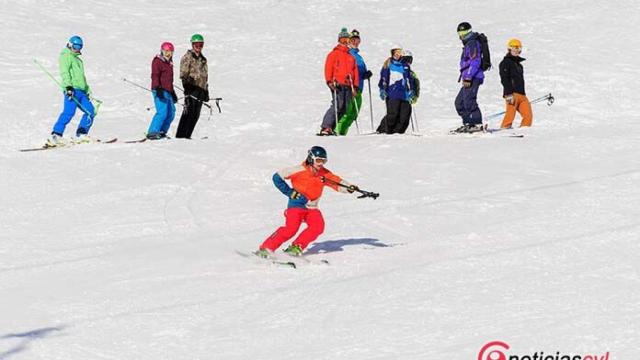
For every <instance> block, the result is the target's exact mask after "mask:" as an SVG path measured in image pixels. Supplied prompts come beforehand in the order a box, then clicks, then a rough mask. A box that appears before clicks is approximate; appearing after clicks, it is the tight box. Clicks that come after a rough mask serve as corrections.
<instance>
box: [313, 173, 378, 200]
mask: <svg viewBox="0 0 640 360" xmlns="http://www.w3.org/2000/svg"><path fill="white" fill-rule="evenodd" d="M320 180H321V181H322V182H328V183H329V184H334V185H337V186H340V187H343V188H347V189H348V188H349V186H347V185H345V184H342V183H339V182H337V181H333V180H331V179H327V178H326V177H324V176H322V177H320ZM353 191H355V192H357V193H360V194H362V195H360V196H358V199H364V198H367V197H370V198H373V200H375V199H377V198H378V196H380V194H378V193H374V192H371V191H366V190H362V189H360V188H358V187H356V188H355V190H353Z"/></svg>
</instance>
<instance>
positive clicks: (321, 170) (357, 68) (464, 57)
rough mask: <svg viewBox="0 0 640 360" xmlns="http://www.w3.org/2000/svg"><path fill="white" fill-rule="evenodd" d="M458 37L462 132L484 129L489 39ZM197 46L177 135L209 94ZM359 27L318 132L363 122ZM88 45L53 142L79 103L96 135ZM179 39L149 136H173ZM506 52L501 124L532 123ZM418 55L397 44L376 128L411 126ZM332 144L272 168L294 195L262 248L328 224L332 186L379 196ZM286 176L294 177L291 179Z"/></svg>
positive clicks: (158, 80)
mask: <svg viewBox="0 0 640 360" xmlns="http://www.w3.org/2000/svg"><path fill="white" fill-rule="evenodd" d="M457 33H458V37H459V38H460V40H461V41H462V44H463V49H462V54H461V57H460V76H459V78H458V82H461V84H462V86H461V88H460V90H459V91H458V94H457V96H456V98H455V108H456V111H457V113H458V115H459V116H460V117H461V118H462V126H460V127H459V128H457V129H456V130H455V132H462V133H464V132H476V131H484V130H485V129H486V128H485V125H483V121H482V113H481V112H480V108H479V106H478V103H477V96H478V90H479V88H480V86H481V85H482V84H483V83H484V79H485V76H484V71H486V70H488V69H489V68H490V67H491V62H490V57H489V50H488V42H487V39H486V37H485V36H484V34H479V33H476V32H474V31H472V28H471V25H470V24H469V23H467V22H463V23H460V24H459V25H458V27H457ZM190 42H191V49H190V50H188V51H187V52H186V53H185V54H184V55H183V56H182V58H181V60H180V79H181V81H182V85H183V87H184V110H183V112H182V115H181V117H180V123H179V125H178V128H177V131H176V135H175V136H176V137H177V138H187V139H189V138H191V135H192V133H193V130H194V128H195V125H196V123H197V121H198V118H199V116H200V111H201V108H202V105H203V104H205V103H207V102H208V101H209V100H210V98H209V83H208V64H207V59H206V58H205V57H204V55H203V54H202V49H203V47H204V38H203V36H202V35H200V34H194V35H193V36H192V37H191V39H190ZM360 43H361V38H360V32H359V31H358V30H355V29H354V30H352V31H351V32H349V31H348V30H347V29H346V28H343V29H342V30H341V31H340V33H339V34H338V44H337V45H336V46H335V47H334V48H333V50H332V51H331V52H330V53H329V54H328V55H327V58H326V61H325V66H324V80H325V82H326V85H327V87H328V89H329V90H330V92H331V98H332V102H331V106H330V108H329V109H328V110H327V111H326V113H325V115H324V117H323V119H322V125H321V131H320V133H319V134H318V135H323V136H324V135H346V134H347V132H348V131H349V127H350V126H351V125H352V123H353V122H356V125H357V118H358V114H359V112H360V109H361V107H362V90H363V88H364V81H365V80H367V82H368V84H369V90H370V79H371V77H372V72H371V71H370V70H369V69H368V68H367V65H366V63H365V61H364V59H363V58H362V56H361V55H360V48H359V47H360ZM83 46H84V43H83V41H82V39H81V38H80V37H79V36H72V37H71V38H70V39H69V41H68V43H67V46H66V48H65V49H63V50H62V53H61V54H60V59H59V65H60V75H61V78H62V83H61V88H62V90H63V95H64V98H63V101H64V102H63V111H62V113H61V114H60V116H59V117H58V120H57V121H56V123H55V125H54V126H53V130H52V132H51V137H50V138H49V139H48V140H47V145H48V146H60V145H64V139H63V134H64V130H65V127H66V126H67V124H68V123H69V122H70V121H71V119H72V118H73V116H74V114H75V112H76V110H77V109H78V108H80V110H81V111H82V112H83V113H84V115H83V117H82V119H81V120H80V123H79V125H78V128H77V130H76V137H75V139H74V140H73V141H74V142H80V143H82V142H90V141H91V140H90V138H89V137H88V135H87V134H88V133H89V130H90V128H91V125H92V124H93V120H94V118H95V116H96V109H95V108H94V106H93V104H92V102H91V90H90V88H89V85H88V84H87V81H86V78H85V74H84V64H83V61H82V59H81V58H80V55H81V50H82V48H83ZM174 50H175V49H174V46H173V44H172V43H170V42H165V43H163V44H162V45H161V46H160V53H159V54H158V55H156V56H155V57H154V58H153V60H152V62H151V90H150V91H151V93H152V96H153V100H154V104H155V108H156V113H155V115H154V116H153V118H152V120H151V123H150V125H149V128H148V130H147V134H146V138H147V139H150V140H157V139H163V138H166V137H167V133H168V131H169V127H170V125H171V123H172V121H173V119H174V116H175V111H176V108H175V104H176V103H177V102H178V96H177V95H176V92H175V89H174V85H173V80H174V78H173V53H174ZM507 51H508V52H507V54H506V55H505V57H504V59H503V60H502V61H501V62H500V65H499V69H500V79H501V83H502V86H503V98H504V100H505V103H506V105H505V106H506V111H505V115H504V118H503V120H502V124H501V128H511V126H512V124H513V120H514V118H515V114H516V112H519V113H520V114H521V116H522V122H521V125H520V126H531V124H532V120H533V116H532V112H531V104H530V102H529V100H528V98H527V96H526V93H525V82H524V69H523V66H522V62H523V61H524V60H525V59H523V58H521V57H520V54H521V51H522V44H521V42H520V41H519V40H517V39H511V40H509V42H508V44H507ZM412 62H413V55H412V53H411V52H410V51H408V50H404V49H403V48H402V47H400V46H393V47H392V48H391V50H390V57H389V58H388V59H386V60H385V61H384V63H383V65H382V68H381V70H380V80H379V82H378V90H379V94H380V99H381V100H383V101H384V102H385V104H386V114H385V116H384V117H383V119H382V120H381V122H380V124H379V126H378V128H377V132H378V133H384V134H396V133H398V134H403V133H405V132H406V130H407V128H408V126H409V123H410V120H411V116H412V107H413V105H414V104H415V103H416V102H417V100H418V98H419V96H420V81H419V80H418V77H417V75H416V74H415V72H413V70H412V69H411V64H412ZM327 159H328V157H327V151H326V150H325V149H324V148H322V147H320V146H314V147H312V148H311V149H309V150H308V153H307V157H306V159H305V161H304V162H303V163H302V164H300V165H298V166H295V167H293V168H287V169H284V170H281V171H278V172H276V173H275V174H274V175H273V183H274V185H275V187H276V188H277V189H278V190H279V191H280V192H282V193H283V194H284V195H285V196H286V197H287V198H288V206H287V210H286V211H285V225H284V226H282V227H280V228H278V229H277V230H276V231H275V232H274V233H273V234H272V235H270V236H269V237H268V238H267V239H266V240H264V242H263V243H262V244H261V245H260V247H259V249H258V251H257V252H256V254H257V255H258V256H260V257H265V258H267V257H270V256H271V255H272V254H273V252H275V251H276V249H278V248H279V247H280V246H281V245H282V244H283V243H284V242H286V241H287V240H289V239H291V238H292V237H294V236H295V235H296V233H297V232H298V230H299V228H300V226H301V224H302V223H303V222H305V223H307V228H306V229H305V230H303V231H302V232H301V233H300V235H299V236H298V237H297V238H296V240H294V241H293V243H292V244H291V245H290V246H288V247H287V249H286V250H285V252H286V253H288V254H290V255H295V256H299V255H301V254H302V252H303V251H304V250H305V249H306V248H307V247H308V246H309V244H310V243H311V242H313V241H314V240H315V239H317V237H318V236H319V235H320V234H322V232H323V231H324V218H323V216H322V213H321V212H320V210H319V209H318V202H319V200H320V197H321V196H322V192H323V189H324V187H325V186H328V187H330V188H332V189H333V190H336V191H340V192H345V193H353V192H359V193H362V194H363V195H362V196H364V197H367V196H370V197H373V198H374V199H375V198H376V197H377V196H378V195H377V194H374V193H369V192H366V191H363V190H360V189H359V188H358V186H356V185H353V184H350V183H348V182H347V181H345V180H343V179H342V178H340V177H339V176H337V175H335V174H333V173H332V172H331V171H329V170H328V169H326V168H325V167H324V165H325V164H326V162H327ZM286 180H289V181H290V182H291V185H289V184H287V182H286Z"/></svg>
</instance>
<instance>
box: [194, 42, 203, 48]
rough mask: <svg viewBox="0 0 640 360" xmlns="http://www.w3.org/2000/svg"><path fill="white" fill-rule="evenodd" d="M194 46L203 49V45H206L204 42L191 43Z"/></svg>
mask: <svg viewBox="0 0 640 360" xmlns="http://www.w3.org/2000/svg"><path fill="white" fill-rule="evenodd" d="M191 45H192V46H193V47H194V48H198V49H202V47H204V43H203V42H194V43H192V44H191Z"/></svg>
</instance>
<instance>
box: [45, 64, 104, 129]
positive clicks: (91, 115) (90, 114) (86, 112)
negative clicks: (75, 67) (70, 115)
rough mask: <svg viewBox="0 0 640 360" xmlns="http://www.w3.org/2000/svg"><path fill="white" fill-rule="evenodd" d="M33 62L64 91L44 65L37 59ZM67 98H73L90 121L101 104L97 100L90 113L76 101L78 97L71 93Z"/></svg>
mask: <svg viewBox="0 0 640 360" xmlns="http://www.w3.org/2000/svg"><path fill="white" fill-rule="evenodd" d="M33 62H34V63H35V64H36V65H37V66H38V67H39V68H40V70H42V71H43V72H44V73H45V74H47V76H49V78H50V79H51V80H53V82H54V83H56V85H58V87H59V88H60V90H62V91H65V88H64V87H63V86H62V84H61V83H60V82H59V81H58V79H56V78H55V77H54V76H53V75H51V73H50V72H48V71H47V69H45V68H44V66H42V64H40V63H39V62H38V60H36V59H33ZM69 98H70V99H71V100H73V102H74V103H76V105H78V107H79V108H80V110H82V112H84V113H85V114H87V115H89V117H90V118H91V121H92V122H93V118H94V117H95V116H96V115H97V114H98V109H99V108H100V105H101V104H102V101H99V102H98V106H97V108H96V109H94V110H95V112H94V113H93V114H92V113H90V112H88V111H87V109H85V108H84V106H82V104H80V101H78V99H77V98H76V97H75V96H73V95H71V96H69Z"/></svg>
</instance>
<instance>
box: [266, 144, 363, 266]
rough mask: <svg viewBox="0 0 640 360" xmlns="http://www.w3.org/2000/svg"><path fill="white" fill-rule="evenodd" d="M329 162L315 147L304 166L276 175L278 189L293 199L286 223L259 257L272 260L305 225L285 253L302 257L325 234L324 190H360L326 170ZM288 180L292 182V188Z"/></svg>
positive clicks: (325, 155)
mask: <svg viewBox="0 0 640 360" xmlns="http://www.w3.org/2000/svg"><path fill="white" fill-rule="evenodd" d="M326 162H327V151H326V150H325V149H324V148H322V147H320V146H313V147H312V148H311V149H309V151H308V153H307V159H306V160H305V161H304V162H303V163H302V164H301V165H298V166H295V167H292V168H287V169H284V170H280V171H278V172H277V173H275V174H273V183H274V185H275V186H276V188H278V190H280V191H281V192H282V193H283V194H284V195H286V196H287V197H288V198H289V204H288V206H287V210H285V212H284V215H285V218H286V222H285V225H284V226H282V227H280V228H278V230H276V231H275V232H274V233H273V234H271V236H269V237H268V238H267V239H266V240H265V241H264V242H263V243H262V245H260V248H259V250H258V251H257V252H256V255H258V256H260V257H264V258H267V257H269V256H270V255H271V254H272V253H273V252H275V251H276V250H277V249H278V248H279V247H280V245H282V244H283V243H284V242H285V241H287V240H289V239H291V238H292V237H293V236H294V235H295V234H296V233H297V232H298V229H299V228H300V224H302V222H303V221H304V222H306V223H307V228H306V229H305V230H304V231H302V232H301V233H300V235H298V237H297V238H296V240H295V241H293V243H292V244H291V245H290V246H289V247H287V249H286V250H284V251H285V252H286V253H288V254H289V255H294V256H300V255H301V254H302V252H303V251H304V249H306V248H307V246H308V245H309V244H310V243H311V242H312V241H314V240H315V239H316V238H317V237H318V236H319V235H320V234H322V232H323V231H324V219H323V218H322V213H321V212H320V209H318V202H319V201H320V197H321V196H322V190H323V188H324V187H325V186H329V187H331V188H332V189H334V190H336V191H339V192H344V193H353V192H354V191H357V190H359V189H358V187H357V186H355V185H351V184H349V183H348V182H346V181H345V180H343V179H341V178H340V177H339V176H337V175H335V174H333V173H332V172H331V171H329V170H328V169H326V168H325V167H324V165H325V163H326ZM284 179H289V180H290V181H291V186H289V185H288V184H287V183H286V182H285V180H284ZM337 184H341V185H343V186H344V187H342V186H338V185H337Z"/></svg>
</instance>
